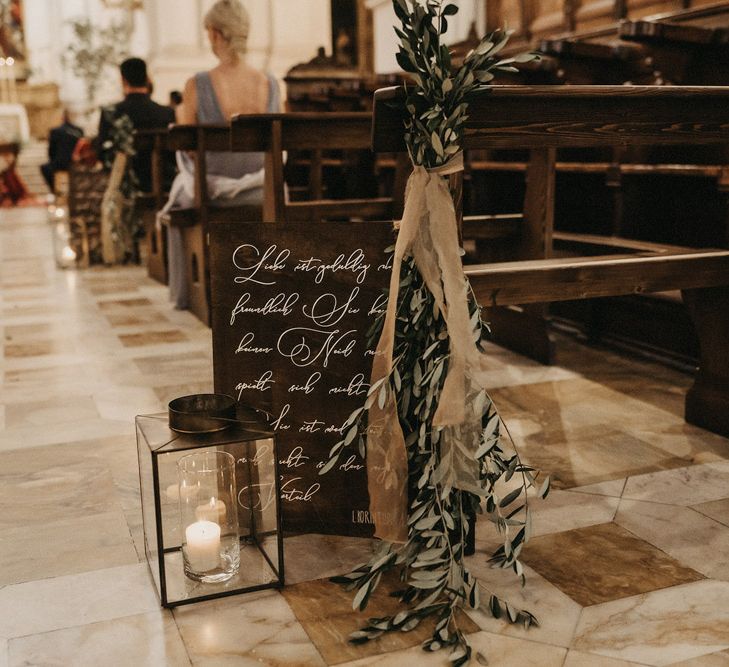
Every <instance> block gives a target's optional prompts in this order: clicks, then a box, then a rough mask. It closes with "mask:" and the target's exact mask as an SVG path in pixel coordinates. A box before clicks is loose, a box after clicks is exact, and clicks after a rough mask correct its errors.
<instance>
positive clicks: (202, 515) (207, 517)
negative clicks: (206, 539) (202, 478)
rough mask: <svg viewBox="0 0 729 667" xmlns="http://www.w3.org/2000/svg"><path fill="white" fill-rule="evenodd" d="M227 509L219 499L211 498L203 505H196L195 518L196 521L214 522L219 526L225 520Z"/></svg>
mask: <svg viewBox="0 0 729 667" xmlns="http://www.w3.org/2000/svg"><path fill="white" fill-rule="evenodd" d="M227 516H228V514H227V508H226V507H225V503H224V502H223V501H222V500H220V499H219V498H215V497H212V498H210V502H208V503H205V504H204V505H198V506H197V508H196V509H195V518H196V519H197V520H198V521H214V522H215V523H217V524H219V525H221V526H222V525H223V524H224V523H225V520H226V519H227Z"/></svg>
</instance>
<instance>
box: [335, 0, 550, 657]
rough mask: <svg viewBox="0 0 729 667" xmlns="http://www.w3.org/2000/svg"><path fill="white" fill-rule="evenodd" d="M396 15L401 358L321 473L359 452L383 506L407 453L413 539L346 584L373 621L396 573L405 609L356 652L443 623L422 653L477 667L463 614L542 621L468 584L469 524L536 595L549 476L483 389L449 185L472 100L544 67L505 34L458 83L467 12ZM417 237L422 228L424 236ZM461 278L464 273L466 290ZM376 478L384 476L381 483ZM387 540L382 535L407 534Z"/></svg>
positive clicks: (410, 7)
mask: <svg viewBox="0 0 729 667" xmlns="http://www.w3.org/2000/svg"><path fill="white" fill-rule="evenodd" d="M393 6H394V8H395V12H396V14H397V17H398V19H399V20H400V21H401V27H400V28H396V29H395V32H396V33H397V35H398V37H399V38H400V49H399V53H398V54H397V59H398V62H399V63H400V66H401V67H402V68H403V69H404V70H405V71H407V72H409V73H410V74H411V76H412V79H413V82H414V85H413V86H409V87H407V89H406V99H405V106H406V109H407V112H408V113H407V120H406V124H405V140H406V144H407V148H408V151H409V153H410V157H411V159H412V162H413V164H414V166H415V171H414V175H413V176H412V177H411V181H410V183H409V187H408V193H407V197H406V205H405V214H404V216H403V221H402V223H401V227H400V233H399V239H398V245H396V246H395V248H390V249H389V251H390V252H394V253H395V255H394V257H393V275H394V277H393V284H391V287H390V291H389V298H390V300H391V301H393V300H394V299H395V298H396V305H395V306H394V307H393V309H392V314H391V315H392V316H391V317H388V315H385V314H383V315H381V316H380V317H379V318H377V319H376V320H375V321H374V323H373V325H372V327H371V329H370V331H369V332H368V338H369V341H368V342H369V344H370V345H371V346H372V345H373V344H374V343H375V342H377V341H379V344H378V354H381V353H382V351H383V349H385V350H386V353H387V356H388V357H389V358H386V360H385V363H384V364H381V367H382V368H384V372H382V373H378V372H376V371H375V370H374V369H373V378H372V383H371V385H370V388H369V392H368V396H367V399H366V402H365V404H364V405H363V406H362V407H360V408H358V409H357V410H355V411H354V412H353V413H352V415H351V416H350V417H349V419H348V420H347V422H345V424H344V427H343V431H342V434H343V437H342V439H341V440H340V441H339V442H338V443H337V444H336V445H335V446H334V447H333V448H332V450H331V453H330V459H329V461H328V462H327V463H326V465H325V466H324V467H323V469H322V470H321V473H322V474H325V473H326V472H327V471H328V470H330V469H331V468H332V467H334V465H336V463H337V461H338V460H339V458H340V456H342V454H343V453H344V452H345V451H347V450H348V449H350V448H353V447H358V448H359V452H360V454H361V455H362V456H363V457H364V456H365V455H367V457H368V475H369V476H370V498H371V503H372V502H374V495H375V494H379V493H380V491H379V490H378V488H377V486H378V485H380V486H381V487H383V488H384V487H388V488H390V487H392V480H393V479H395V480H396V479H397V477H396V476H393V475H392V474H391V473H392V468H396V467H397V461H396V459H397V456H398V452H397V451H396V450H397V449H398V447H401V448H402V449H403V450H404V453H403V458H405V457H406V463H404V465H405V466H406V470H405V477H404V480H403V486H404V487H406V488H405V489H404V493H403V500H405V501H406V505H407V507H406V512H407V516H406V526H405V525H404V526H403V528H404V530H403V531H402V532H401V533H400V535H401V537H398V538H391V539H387V538H386V539H385V540H384V541H383V542H382V544H381V547H380V548H379V550H378V551H377V553H376V554H375V555H374V556H373V557H372V558H371V559H370V561H369V562H367V563H364V564H362V565H360V566H358V567H356V568H355V569H354V570H353V571H352V572H351V573H349V574H346V575H344V576H341V577H335V578H334V579H333V581H335V582H337V583H340V584H343V585H344V586H346V587H347V589H348V590H352V591H355V595H354V601H353V608H355V609H359V610H360V611H362V610H364V609H365V608H366V606H367V603H368V600H369V598H370V596H371V595H372V594H373V592H374V591H375V589H376V588H377V585H378V583H379V582H380V580H381V577H382V576H383V574H385V573H387V572H390V571H396V572H397V573H398V575H399V578H400V580H401V582H402V588H401V590H399V591H398V592H397V597H398V598H399V600H400V601H401V602H402V603H403V604H404V605H405V608H404V609H403V610H401V611H400V612H398V613H397V614H395V615H393V616H387V617H383V618H371V619H369V621H368V623H367V624H366V625H365V626H364V627H363V628H362V629H361V630H359V631H357V632H354V633H353V634H352V635H351V637H350V641H352V642H355V643H363V642H367V641H369V640H372V639H375V638H376V637H379V636H380V635H382V634H383V633H385V632H390V631H395V630H399V631H403V632H407V631H409V630H412V629H413V628H415V627H416V626H417V625H418V624H419V623H420V622H421V621H423V620H424V619H426V618H433V619H434V621H435V626H434V630H433V634H432V636H431V637H430V638H429V639H428V640H427V641H426V642H424V644H423V648H424V649H425V650H428V651H436V650H438V649H440V648H448V649H450V654H449V659H450V661H451V662H452V663H453V664H454V665H463V664H465V663H467V662H468V661H469V660H470V659H471V647H470V646H469V644H468V641H467V640H466V638H465V636H464V635H463V633H462V631H461V630H460V629H459V627H458V623H457V616H456V612H457V610H458V608H460V607H464V606H467V607H470V608H472V609H478V608H483V609H484V610H487V611H489V612H490V613H491V614H492V615H493V616H495V617H496V618H504V619H505V620H508V621H509V622H511V623H519V624H523V625H524V626H525V627H529V626H530V625H532V624H535V623H536V619H535V617H534V616H533V615H532V614H531V613H530V612H529V611H526V610H521V609H518V608H516V607H514V606H513V605H512V604H510V603H509V602H508V601H506V600H503V599H500V598H499V597H498V596H496V595H495V594H493V593H492V592H491V591H488V590H485V589H484V588H483V586H482V585H481V584H480V583H479V582H478V581H477V580H476V578H475V577H474V576H473V575H471V574H470V573H469V571H468V569H467V568H466V565H465V562H464V545H465V540H466V534H467V531H468V524H469V521H473V520H474V517H475V515H476V514H477V513H484V512H485V513H486V515H487V516H488V518H489V520H490V521H491V522H493V524H494V526H495V529H496V530H497V531H498V533H499V534H500V536H501V538H502V543H501V545H500V546H499V548H498V549H497V550H496V551H495V552H494V553H493V555H492V556H491V558H490V563H491V564H492V566H493V567H497V568H502V569H504V570H510V571H512V573H513V575H515V576H517V577H519V578H521V580H522V583H524V572H523V568H522V565H521V563H520V561H519V554H520V552H521V550H522V548H523V547H524V545H525V543H526V542H527V540H528V539H529V535H530V532H531V518H530V512H529V501H528V498H527V491H528V489H529V488H530V487H532V486H536V485H537V476H538V473H537V472H536V471H535V470H534V469H533V468H531V467H530V466H528V465H525V464H523V463H522V462H521V461H520V459H519V457H518V455H517V453H516V452H515V451H514V450H513V446H512V445H511V443H510V439H507V438H505V437H504V430H505V429H504V426H503V424H502V422H501V420H500V418H499V415H498V413H497V412H496V409H495V407H494V405H493V403H492V401H491V399H490V398H489V396H488V394H487V393H486V391H485V389H484V388H483V386H482V379H481V377H480V376H481V373H479V372H478V371H480V370H481V367H480V361H481V360H482V354H481V353H482V352H483V350H482V348H481V341H482V338H483V336H484V333H485V331H486V327H485V325H484V323H483V322H482V321H481V318H480V308H479V306H478V304H477V303H476V301H475V298H474V297H473V293H472V291H471V290H470V288H469V287H468V284H467V281H466V280H465V276H463V271H462V267H461V265H460V260H459V258H458V254H457V239H456V238H455V236H454V235H455V234H456V230H455V215H454V213H453V210H452V209H453V205H452V202H451V201H450V197H449V195H448V194H447V185H445V181H444V178H443V176H442V175H441V174H444V173H448V172H449V168H450V165H452V164H453V163H455V164H456V165H457V164H458V160H459V158H460V146H461V139H462V135H463V126H464V122H465V120H466V118H467V115H466V114H467V109H468V101H467V98H468V94H469V93H471V92H472V91H474V90H475V89H477V88H479V87H481V86H482V85H483V84H486V83H488V82H489V81H491V80H492V79H493V77H494V72H496V71H504V70H506V71H511V70H513V69H514V64H515V63H517V62H526V61H527V60H531V59H532V58H533V56H531V55H524V56H517V57H514V58H507V59H502V60H499V59H498V57H497V54H498V53H499V52H500V50H501V49H502V48H503V47H504V46H505V44H506V42H507V40H508V33H506V32H502V31H497V32H495V33H493V34H491V35H488V36H487V37H486V38H484V40H483V41H482V42H481V43H480V44H479V45H478V46H477V47H476V48H475V49H474V50H473V51H471V52H470V53H469V54H468V55H467V56H466V58H465V60H464V62H463V65H462V66H461V67H460V68H458V69H457V70H456V71H455V72H454V71H453V70H452V67H451V60H450V53H449V50H448V48H447V46H445V45H443V44H441V36H442V35H443V34H444V33H445V31H446V30H447V27H448V17H450V16H452V15H454V14H455V13H456V12H457V11H458V8H457V7H456V6H455V5H453V4H446V5H442V4H441V2H440V0H427V1H425V2H423V3H421V2H418V1H417V0H393ZM457 168H458V167H457V166H456V169H457ZM421 190H424V191H425V190H427V192H421ZM444 192H445V194H444ZM436 195H438V197H440V199H441V200H442V199H443V198H444V197H445V198H446V199H447V200H448V205H449V206H450V209H449V210H448V211H447V213H448V215H447V216H445V218H444V217H442V216H440V213H441V212H442V210H443V208H442V206H441V205H442V201H438V205H437V206H436V207H435V208H436V211H435V212H434V211H433V210H432V203H433V202H434V201H435V200H436V199H437V198H438V197H436ZM413 202H416V203H413ZM409 207H410V208H409ZM419 207H420V208H419ZM424 207H425V208H424ZM446 218H447V219H446ZM406 219H408V221H409V222H408V224H409V225H410V227H409V228H408V230H407V234H410V236H411V237H412V238H413V240H412V241H406V242H403V235H404V234H405V232H406V230H405V224H406ZM411 220H415V223H414V225H413V223H412V221H411ZM444 224H450V225H451V226H452V227H453V229H450V230H446V233H445V234H444V233H443V232H442V230H441V229H439V227H442V226H443V225H444ZM412 227H417V229H415V231H412ZM418 235H420V236H418ZM448 235H450V236H448ZM443 239H446V241H448V242H449V243H452V244H453V245H454V250H455V251H456V252H455V263H457V265H458V266H457V267H454V266H453V264H454V262H453V261H451V262H450V264H449V265H448V267H446V261H445V260H446V259H450V260H452V259H453V257H452V256H450V257H448V256H447V253H445V252H441V248H440V247H439V244H440V243H441V242H442V241H443ZM419 257H420V258H421V261H420V263H419V262H418V258H419ZM423 258H426V261H424V260H423ZM431 258H432V261H430V260H431ZM432 264H436V265H438V264H440V270H441V271H442V273H437V274H436V278H435V279H434V277H433V276H434V274H433V268H432V266H431V265H432ZM454 272H457V274H458V275H455V278H454ZM446 274H447V275H446ZM454 285H455V287H454ZM461 296H462V299H461ZM460 301H462V302H463V303H462V304H461V303H460ZM459 308H462V315H463V317H462V318H461V319H462V321H464V322H465V326H466V337H468V341H465V343H467V344H468V345H470V346H472V348H473V352H472V351H471V350H466V351H465V352H463V350H460V351H459V346H460V347H461V348H462V347H463V344H464V341H457V340H454V339H453V338H451V336H450V333H453V331H454V330H455V329H456V324H459V323H458V322H456V321H455V320H456V315H457V311H458V310H459ZM461 328H463V327H461ZM389 329H392V333H390V332H389ZM388 338H389V339H391V341H389V342H387V341H386V339H388ZM383 341H386V343H385V344H383ZM457 353H458V354H457ZM459 355H460V356H459ZM464 355H465V356H464ZM464 358H465V361H466V362H467V363H465V365H464ZM469 364H470V366H469ZM377 365H378V360H377V355H376V361H375V367H377ZM451 371H452V372H451ZM444 389H445V392H444ZM446 394H448V397H446ZM454 396H455V397H457V398H458V400H454ZM388 405H390V406H392V412H393V414H394V415H395V420H396V422H397V423H396V427H397V428H396V429H394V430H388V428H387V425H385V427H383V426H382V424H383V419H384V423H385V424H386V419H387V411H388ZM383 415H384V418H383ZM453 415H457V417H455V418H454V416H453ZM400 431H401V433H400ZM383 434H384V435H383ZM395 436H396V437H395ZM366 439H367V440H366ZM365 442H366V445H365ZM380 444H381V447H380ZM380 449H381V450H383V451H379V450H380ZM365 450H366V451H365ZM384 450H387V451H384ZM373 455H376V456H382V457H383V461H384V463H382V464H380V465H379V467H374V468H371V467H370V464H371V459H372V458H373ZM373 470H375V471H377V474H378V475H379V478H378V479H377V480H374V481H373V479H372V476H373V475H372V472H373ZM390 491H393V489H392V488H390ZM394 492H395V495H392V496H390V498H393V497H396V496H397V489H395V490H394ZM548 492H549V480H548V479H547V480H545V481H544V482H542V483H541V484H540V485H539V490H538V494H539V495H540V496H542V497H546V495H547V493H548ZM395 504H397V503H395ZM381 506H385V505H381ZM371 509H372V505H371ZM379 528H380V527H379V526H378V534H379V535H380V536H383V537H384V536H385V535H394V534H395V532H394V531H389V532H388V531H381V530H379ZM383 533H384V534H383ZM477 658H478V659H479V660H480V661H484V658H483V656H480V655H478V656H477Z"/></svg>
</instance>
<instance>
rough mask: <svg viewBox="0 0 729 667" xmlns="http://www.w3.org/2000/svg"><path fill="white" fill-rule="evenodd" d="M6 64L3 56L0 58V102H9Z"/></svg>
mask: <svg viewBox="0 0 729 667" xmlns="http://www.w3.org/2000/svg"><path fill="white" fill-rule="evenodd" d="M7 70H8V66H7V63H6V61H5V58H0V93H1V94H0V102H10V88H9V87H8V77H7Z"/></svg>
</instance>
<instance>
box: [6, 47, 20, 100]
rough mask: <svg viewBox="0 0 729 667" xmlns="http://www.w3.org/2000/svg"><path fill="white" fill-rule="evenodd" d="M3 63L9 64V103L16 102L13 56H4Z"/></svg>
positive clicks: (16, 92)
mask: <svg viewBox="0 0 729 667" xmlns="http://www.w3.org/2000/svg"><path fill="white" fill-rule="evenodd" d="M5 63H6V64H7V65H9V67H8V81H9V83H10V103H11V104H17V103H18V91H17V90H16V88H15V59H14V58H6V59H5Z"/></svg>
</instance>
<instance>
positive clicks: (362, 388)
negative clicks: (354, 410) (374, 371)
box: [329, 373, 370, 396]
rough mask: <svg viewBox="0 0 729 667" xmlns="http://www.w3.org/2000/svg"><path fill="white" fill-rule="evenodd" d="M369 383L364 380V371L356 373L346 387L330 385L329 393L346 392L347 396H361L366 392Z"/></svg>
mask: <svg viewBox="0 0 729 667" xmlns="http://www.w3.org/2000/svg"><path fill="white" fill-rule="evenodd" d="M369 386H370V385H369V384H368V383H367V382H365V376H364V373H357V375H355V376H354V377H353V378H352V379H351V380H350V381H349V384H348V385H347V386H346V387H332V388H331V389H330V390H329V393H330V394H347V396H361V395H362V394H366V393H367V389H369Z"/></svg>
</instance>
